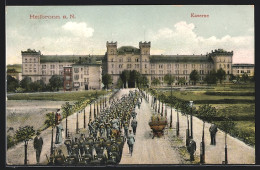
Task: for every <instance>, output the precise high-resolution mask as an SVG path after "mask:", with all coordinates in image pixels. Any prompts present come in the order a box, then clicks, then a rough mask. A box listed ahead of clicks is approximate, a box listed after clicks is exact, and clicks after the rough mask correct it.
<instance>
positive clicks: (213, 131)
mask: <svg viewBox="0 0 260 170" xmlns="http://www.w3.org/2000/svg"><path fill="white" fill-rule="evenodd" d="M217 131H218V128H217V125H215V124H212V125H211V126H210V128H209V132H210V138H211V142H210V144H211V145H216V133H217Z"/></svg>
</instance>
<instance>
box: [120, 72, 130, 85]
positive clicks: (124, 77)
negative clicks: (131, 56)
mask: <svg viewBox="0 0 260 170" xmlns="http://www.w3.org/2000/svg"><path fill="white" fill-rule="evenodd" d="M120 78H121V80H122V81H123V83H124V86H125V87H126V86H127V87H128V81H129V79H130V71H129V70H124V71H123V72H122V73H121V74H120Z"/></svg>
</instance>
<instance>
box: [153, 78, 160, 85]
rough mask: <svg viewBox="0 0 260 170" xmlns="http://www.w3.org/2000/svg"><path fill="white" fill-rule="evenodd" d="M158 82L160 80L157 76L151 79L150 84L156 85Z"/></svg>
mask: <svg viewBox="0 0 260 170" xmlns="http://www.w3.org/2000/svg"><path fill="white" fill-rule="evenodd" d="M160 83H161V82H160V80H159V79H158V78H155V79H153V80H152V85H154V86H158V85H159V84H160Z"/></svg>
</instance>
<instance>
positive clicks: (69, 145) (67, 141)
mask: <svg viewBox="0 0 260 170" xmlns="http://www.w3.org/2000/svg"><path fill="white" fill-rule="evenodd" d="M64 144H65V146H66V148H67V152H68V155H70V154H71V144H72V142H71V140H70V139H66V140H65V141H64Z"/></svg>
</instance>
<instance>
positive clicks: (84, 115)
mask: <svg viewBox="0 0 260 170" xmlns="http://www.w3.org/2000/svg"><path fill="white" fill-rule="evenodd" d="M85 109H86V108H84V129H86V111H85Z"/></svg>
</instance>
